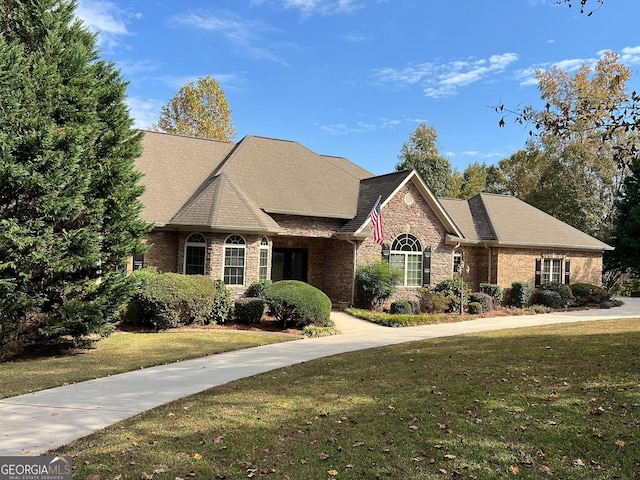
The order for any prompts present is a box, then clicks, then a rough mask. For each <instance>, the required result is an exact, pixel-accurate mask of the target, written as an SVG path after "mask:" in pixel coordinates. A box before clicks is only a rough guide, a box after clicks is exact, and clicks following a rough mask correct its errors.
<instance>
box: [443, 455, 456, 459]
mask: <svg viewBox="0 0 640 480" xmlns="http://www.w3.org/2000/svg"><path fill="white" fill-rule="evenodd" d="M442 458H444V459H445V460H455V459H456V456H455V455H450V454H447V455H445V456H444V457H442Z"/></svg>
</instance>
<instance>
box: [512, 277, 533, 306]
mask: <svg viewBox="0 0 640 480" xmlns="http://www.w3.org/2000/svg"><path fill="white" fill-rule="evenodd" d="M531 292H532V289H531V284H530V283H529V282H513V283H512V284H511V288H510V289H509V305H512V306H514V307H516V308H522V307H526V306H527V305H528V304H529V299H530V298H531Z"/></svg>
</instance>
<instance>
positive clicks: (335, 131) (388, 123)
mask: <svg viewBox="0 0 640 480" xmlns="http://www.w3.org/2000/svg"><path fill="white" fill-rule="evenodd" d="M401 123H402V122H400V121H399V120H393V119H389V118H380V119H377V120H375V121H373V122H365V121H362V120H361V121H359V122H356V123H355V124H352V125H348V124H346V123H334V124H330V125H321V126H320V128H321V129H322V130H324V131H325V132H326V133H328V134H329V135H347V134H352V133H368V132H379V131H381V130H388V129H393V128H395V127H396V126H398V125H400V124H401Z"/></svg>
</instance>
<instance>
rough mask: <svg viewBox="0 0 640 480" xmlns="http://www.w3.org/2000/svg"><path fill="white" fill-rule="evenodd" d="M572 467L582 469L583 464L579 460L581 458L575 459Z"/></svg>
mask: <svg viewBox="0 0 640 480" xmlns="http://www.w3.org/2000/svg"><path fill="white" fill-rule="evenodd" d="M573 466H574V467H584V462H583V461H582V459H581V458H576V459H575V460H574V461H573Z"/></svg>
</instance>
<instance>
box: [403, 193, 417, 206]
mask: <svg viewBox="0 0 640 480" xmlns="http://www.w3.org/2000/svg"><path fill="white" fill-rule="evenodd" d="M414 201H415V198H413V195H411V194H410V193H407V194H406V195H405V196H404V203H406V204H407V205H413V202H414Z"/></svg>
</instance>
